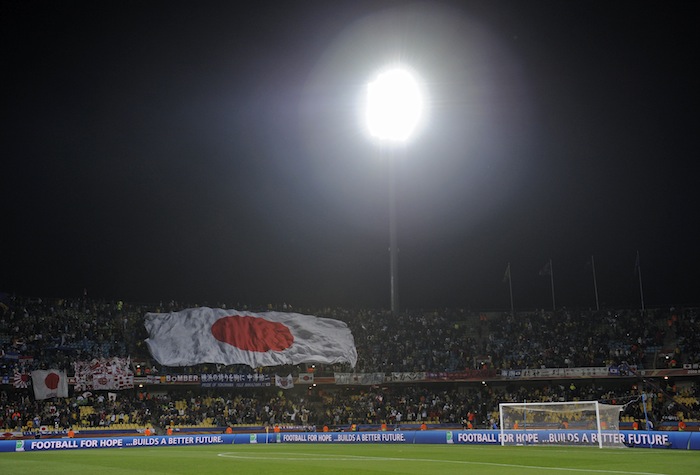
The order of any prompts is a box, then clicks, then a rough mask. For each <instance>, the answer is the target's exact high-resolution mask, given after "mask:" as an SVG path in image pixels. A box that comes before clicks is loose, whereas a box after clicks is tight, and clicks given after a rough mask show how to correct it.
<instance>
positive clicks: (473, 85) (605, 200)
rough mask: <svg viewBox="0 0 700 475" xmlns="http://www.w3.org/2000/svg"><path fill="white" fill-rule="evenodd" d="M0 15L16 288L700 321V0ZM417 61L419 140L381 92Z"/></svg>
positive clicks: (6, 186) (183, 7)
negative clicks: (392, 194)
mask: <svg viewBox="0 0 700 475" xmlns="http://www.w3.org/2000/svg"><path fill="white" fill-rule="evenodd" d="M241 5H242V4H239V3H236V2H190V1H167V2H166V1H163V2H130V1H127V2H14V1H13V2H4V3H3V4H2V6H0V12H1V15H0V22H2V45H3V46H2V50H3V59H4V61H3V63H4V67H3V71H4V74H3V77H4V81H3V82H4V84H5V93H4V99H3V103H4V106H3V109H2V110H3V115H2V117H3V124H2V125H3V126H2V155H3V159H2V175H1V176H2V187H1V188H0V190H1V191H0V193H1V196H2V203H3V221H2V222H3V226H2V233H1V234H0V235H1V238H0V243H2V251H3V259H2V272H1V273H0V276H1V277H0V292H15V293H18V294H21V295H26V296H42V297H71V296H79V295H82V294H83V290H84V289H87V291H88V293H89V295H90V296H91V297H95V298H105V299H123V300H127V301H136V302H157V301H160V300H171V299H175V300H178V301H185V302H189V303H193V304H194V303H197V304H205V303H208V304H210V305H216V304H218V303H225V304H227V305H231V306H234V305H242V304H265V303H282V302H287V303H290V304H292V305H293V306H296V307H310V308H319V307H322V306H361V307H384V308H388V306H389V253H388V240H389V226H388V215H389V213H388V201H389V200H388V183H389V179H388V160H391V159H393V160H397V162H398V163H397V164H396V173H397V189H396V193H397V195H396V199H397V207H398V238H399V248H400V262H399V272H400V283H401V287H400V295H401V305H402V307H409V308H417V307H467V308H471V309H499V308H500V309H507V308H509V307H510V300H509V295H508V288H507V285H506V284H504V283H503V282H502V279H503V275H504V271H505V269H506V265H507V264H508V263H509V262H510V265H511V270H512V282H513V292H514V300H515V305H516V307H518V308H528V309H531V308H543V307H545V308H548V307H551V288H550V281H549V278H548V277H547V276H544V277H543V276H540V275H539V271H540V269H542V267H543V266H544V264H545V263H546V262H548V260H549V259H550V258H551V259H552V262H553V270H554V283H555V292H556V300H557V306H558V307H561V306H570V307H592V306H594V305H595V297H594V292H593V283H592V273H591V269H590V266H587V262H588V261H589V260H590V256H591V255H594V257H595V265H596V271H597V278H598V290H599V294H600V300H601V303H602V304H603V303H604V304H610V305H621V306H638V305H639V302H640V296H639V281H638V276H637V274H635V256H636V253H637V251H639V254H640V265H641V271H642V277H643V286H644V297H645V301H646V305H647V306H655V305H684V304H695V305H697V304H700V295H699V291H700V277H699V276H698V275H699V274H700V272H698V269H699V268H700V258H699V252H698V246H697V243H698V216H700V205H699V204H698V203H700V200H699V199H698V176H699V174H700V167H699V166H698V157H700V153H699V152H700V150H699V149H700V147H698V140H697V133H698V130H699V127H698V126H699V125H700V124H699V121H698V119H697V112H696V111H697V108H698V105H700V104H699V101H698V93H697V92H696V91H697V90H698V86H697V75H696V74H695V63H697V59H698V36H697V25H696V23H697V18H698V7H697V6H696V3H695V2H681V1H676V2H658V1H644V0H642V1H615V2H609V1H566V2H563V1H538V0H533V1H527V2H523V1H514V0H508V1H506V0H503V1H498V0H494V1H455V2H407V1H379V0H377V1H347V2H344V1H332V2H329V1H305V2H253V3H251V4H246V6H245V7H242V6H241ZM392 64H405V65H407V66H408V67H410V68H412V69H413V70H414V71H415V72H416V73H417V75H418V77H419V78H420V81H421V87H423V88H424V89H425V91H424V93H425V114H424V117H422V121H421V123H420V124H419V127H418V130H417V131H416V133H415V136H414V137H412V138H411V140H410V141H409V143H408V144H407V145H406V146H405V147H403V148H402V149H401V150H398V151H397V150H393V151H392V150H386V149H382V147H380V146H378V145H377V144H376V143H375V142H374V141H372V140H371V139H370V138H369V137H368V136H367V133H366V124H365V123H364V116H363V111H362V110H361V105H362V102H363V98H364V97H365V95H366V87H367V83H368V82H369V81H371V80H372V79H373V78H374V77H376V74H377V73H378V72H379V71H381V70H382V68H386V67H387V66H390V65H392Z"/></svg>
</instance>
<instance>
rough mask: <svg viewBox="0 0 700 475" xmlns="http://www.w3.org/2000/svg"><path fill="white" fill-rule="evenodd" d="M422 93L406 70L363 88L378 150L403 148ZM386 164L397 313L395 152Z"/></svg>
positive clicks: (420, 106) (392, 281)
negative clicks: (387, 169)
mask: <svg viewBox="0 0 700 475" xmlns="http://www.w3.org/2000/svg"><path fill="white" fill-rule="evenodd" d="M423 102H424V101H423V94H422V93H421V88H420V86H419V84H418V81H417V80H416V79H415V77H414V75H413V74H412V73H411V72H410V71H409V70H408V69H406V68H403V67H392V68H388V69H385V70H383V71H381V72H380V73H379V74H377V76H376V77H375V78H374V80H372V81H371V82H370V83H369V84H368V85H367V103H366V109H365V119H366V122H367V130H368V131H369V134H370V135H371V136H372V137H373V138H374V139H376V140H377V141H379V142H380V145H381V147H382V149H384V148H399V147H404V146H405V145H406V143H407V142H408V139H409V138H410V137H411V135H412V134H413V133H414V131H415V130H416V127H417V126H418V125H419V123H420V119H421V115H422V112H423V107H424V104H423ZM390 155H391V156H390V163H389V259H390V263H389V271H390V284H391V291H390V292H391V294H390V296H391V313H392V314H394V315H396V314H397V313H398V312H399V247H398V231H397V228H396V170H395V168H396V164H395V163H394V161H395V158H396V157H397V155H398V154H397V153H390Z"/></svg>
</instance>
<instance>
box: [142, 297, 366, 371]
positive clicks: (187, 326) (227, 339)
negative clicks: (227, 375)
mask: <svg viewBox="0 0 700 475" xmlns="http://www.w3.org/2000/svg"><path fill="white" fill-rule="evenodd" d="M144 324H145V327H146V330H147V331H148V334H149V338H148V339H147V340H146V343H147V345H148V347H149V349H150V351H151V354H152V355H153V358H154V359H155V360H156V361H158V363H160V364H161V365H164V366H192V365H196V364H200V363H219V364H225V365H231V364H245V365H248V366H250V367H252V368H257V367H261V366H279V365H296V364H300V363H324V364H335V363H350V365H351V366H352V367H354V366H355V364H356V363H357V349H356V348H355V340H354V339H353V336H352V333H351V331H350V329H349V328H348V326H347V325H346V324H345V322H342V321H340V320H334V319H330V318H321V317H315V316H312V315H301V314H298V313H283V312H266V313H260V314H256V313H249V312H245V313H244V312H239V311H236V310H225V309H212V308H208V307H199V308H191V309H187V310H183V311H180V312H171V313H147V314H146V318H145V323H144Z"/></svg>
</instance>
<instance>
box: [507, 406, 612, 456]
mask: <svg viewBox="0 0 700 475" xmlns="http://www.w3.org/2000/svg"><path fill="white" fill-rule="evenodd" d="M623 407H624V406H618V405H612V404H601V403H599V402H598V401H573V402H523V403H501V404H499V405H498V409H499V413H500V422H501V427H500V430H501V433H500V435H499V437H500V439H501V440H500V442H501V445H584V446H585V445H587V446H594V447H595V446H598V447H600V448H601V449H602V448H603V447H625V444H624V439H623V437H622V436H621V433H620V413H621V412H622V409H623Z"/></svg>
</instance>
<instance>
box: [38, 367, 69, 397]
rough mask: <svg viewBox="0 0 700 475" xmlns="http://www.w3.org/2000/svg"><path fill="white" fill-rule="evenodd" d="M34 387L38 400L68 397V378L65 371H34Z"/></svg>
mask: <svg viewBox="0 0 700 475" xmlns="http://www.w3.org/2000/svg"><path fill="white" fill-rule="evenodd" d="M32 386H33V387H34V397H35V398H36V399H37V400H39V399H49V398H52V397H68V378H67V377H66V372H65V371H59V370H57V369H49V370H37V371H32Z"/></svg>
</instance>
